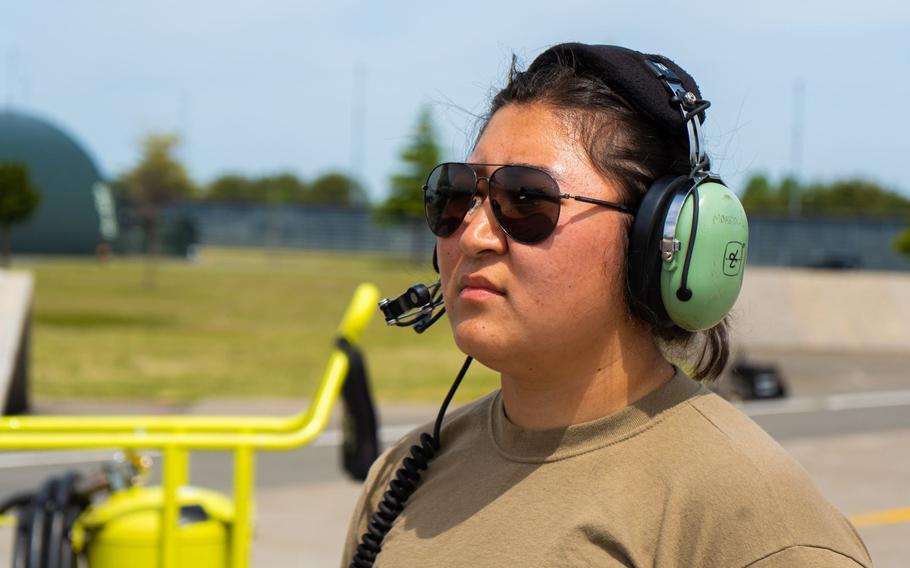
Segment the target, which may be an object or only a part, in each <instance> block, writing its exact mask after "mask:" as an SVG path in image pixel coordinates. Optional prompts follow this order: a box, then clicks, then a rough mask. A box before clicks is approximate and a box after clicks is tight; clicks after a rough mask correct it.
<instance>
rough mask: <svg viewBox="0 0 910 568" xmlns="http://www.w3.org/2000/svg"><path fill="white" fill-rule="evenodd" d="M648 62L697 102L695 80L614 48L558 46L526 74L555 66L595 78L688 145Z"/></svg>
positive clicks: (679, 117) (674, 110)
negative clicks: (669, 73)
mask: <svg viewBox="0 0 910 568" xmlns="http://www.w3.org/2000/svg"><path fill="white" fill-rule="evenodd" d="M648 59H652V60H657V61H659V62H661V63H663V64H664V65H666V66H667V67H669V68H670V69H671V70H673V72H675V73H676V75H677V76H679V78H680V80H681V81H682V84H683V87H685V88H686V90H687V91H691V92H692V93H694V94H695V96H696V97H698V98H699V99H700V98H701V92H700V91H699V89H698V85H697V84H696V83H695V79H693V78H692V76H691V75H689V74H688V73H687V72H686V71H685V70H684V69H683V68H682V67H680V66H679V65H677V64H676V63H674V62H673V61H671V60H670V59H668V58H666V57H664V56H662V55H650V54H644V53H641V52H638V51H635V50H632V49H626V48H624V47H619V46H615V45H586V44H582V43H562V44H559V45H556V46H553V47H551V48H550V49H548V50H546V51H544V52H543V53H541V54H540V55H539V56H537V58H536V59H535V60H534V61H533V62H532V63H531V65H530V66H529V67H528V72H533V71H534V70H535V69H536V68H539V67H540V66H543V65H546V64H553V63H554V62H559V63H561V64H563V65H566V66H568V67H572V68H573V69H575V72H576V73H577V74H579V75H591V76H594V77H598V78H600V79H601V80H602V81H603V82H604V83H605V84H606V85H607V86H608V87H609V88H610V89H611V90H612V91H613V92H615V93H616V94H617V95H619V96H620V97H621V98H622V99H623V100H625V101H626V102H627V103H628V104H629V105H631V106H632V109H633V110H635V111H636V112H639V113H641V114H642V115H644V116H645V117H647V118H648V119H650V120H651V121H652V122H654V123H655V124H656V125H657V126H658V127H659V128H660V129H661V130H662V131H665V132H667V133H668V134H669V135H671V136H673V137H674V138H675V139H679V140H680V142H681V143H683V144H686V145H688V139H687V138H685V132H686V129H685V124H684V123H683V118H682V115H681V114H680V110H679V106H678V105H675V104H674V103H672V102H671V101H670V94H669V93H668V92H667V89H666V87H665V86H664V85H663V83H662V82H661V81H660V80H659V79H657V77H656V76H655V74H654V71H652V69H651V68H650V67H649V65H648V64H647V63H646V61H647V60H648ZM700 118H701V122H704V119H705V117H704V113H702V114H701V115H700Z"/></svg>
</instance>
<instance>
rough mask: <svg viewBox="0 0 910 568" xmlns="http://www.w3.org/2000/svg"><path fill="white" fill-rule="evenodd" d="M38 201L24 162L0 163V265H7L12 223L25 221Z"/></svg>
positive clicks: (37, 195) (39, 199)
mask: <svg viewBox="0 0 910 568" xmlns="http://www.w3.org/2000/svg"><path fill="white" fill-rule="evenodd" d="M40 203H41V193H40V191H39V190H38V188H37V187H35V186H34V185H33V184H32V183H31V180H29V176H28V168H27V167H26V166H25V164H19V163H5V164H0V266H9V262H10V231H11V228H12V225H15V224H17V223H22V222H24V221H27V220H28V219H29V217H31V216H32V214H33V213H34V212H35V211H36V210H37V209H38V205H39V204H40Z"/></svg>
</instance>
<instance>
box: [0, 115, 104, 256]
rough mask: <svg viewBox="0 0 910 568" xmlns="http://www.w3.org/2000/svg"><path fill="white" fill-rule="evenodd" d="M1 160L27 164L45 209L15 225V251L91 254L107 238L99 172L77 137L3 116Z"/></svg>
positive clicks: (29, 119) (46, 124)
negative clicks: (102, 220)
mask: <svg viewBox="0 0 910 568" xmlns="http://www.w3.org/2000/svg"><path fill="white" fill-rule="evenodd" d="M0 161H11V162H22V163H24V164H25V165H26V166H27V167H28V170H29V176H30V178H31V180H32V183H34V184H35V185H36V186H38V189H39V190H40V191H41V196H42V200H41V205H40V206H39V208H38V210H37V212H36V213H35V214H34V216H33V217H32V218H31V219H29V220H28V221H27V222H25V223H23V224H20V225H14V226H13V230H12V247H13V252H14V253H49V254H91V253H94V251H95V247H96V246H97V245H98V243H100V242H101V241H102V240H103V239H102V237H101V233H100V229H99V221H100V220H99V216H98V211H97V209H96V207H95V195H94V188H95V186H96V184H98V183H99V182H100V180H101V175H100V174H99V172H98V168H97V167H96V166H95V164H94V162H93V160H92V159H91V158H90V157H89V155H88V153H87V152H86V151H85V150H84V149H83V148H82V146H81V145H80V144H78V143H77V142H76V141H75V139H74V138H73V137H72V136H70V135H68V134H66V133H65V132H64V131H63V130H61V129H60V128H58V127H57V126H55V125H53V124H51V123H50V122H48V121H45V120H43V119H39V118H36V117H34V116H29V115H25V114H20V113H12V112H0Z"/></svg>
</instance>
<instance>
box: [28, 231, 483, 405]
mask: <svg viewBox="0 0 910 568" xmlns="http://www.w3.org/2000/svg"><path fill="white" fill-rule="evenodd" d="M16 268H17V269H24V270H28V271H30V272H31V273H32V274H33V275H34V278H35V288H36V291H35V304H34V330H33V355H32V385H33V387H32V388H33V392H34V393H35V394H36V395H37V396H39V397H41V396H49V397H94V398H98V397H116V398H136V399H159V400H165V401H173V402H185V401H192V400H197V399H200V398H207V397H246V396H263V397H266V396H276V395H277V396H293V397H306V396H308V395H309V394H311V393H312V392H313V391H314V389H315V387H316V384H317V382H318V380H319V378H320V377H321V375H322V371H323V368H324V365H325V363H326V361H327V358H328V355H329V353H330V351H331V345H332V335H333V333H334V330H335V327H336V326H337V323H338V320H339V318H340V317H341V315H342V313H343V312H344V309H345V307H346V305H347V303H348V300H349V299H350V295H351V293H352V292H353V290H354V288H355V287H356V285H357V284H358V283H360V282H363V281H370V282H373V283H375V284H376V285H377V286H379V289H380V291H381V293H382V294H383V295H397V294H400V293H401V292H403V291H404V290H405V289H406V288H407V286H409V285H411V284H413V283H414V282H419V281H424V282H428V281H430V280H432V279H433V276H434V274H433V272H432V269H431V268H430V267H429V266H427V267H422V266H417V265H414V264H412V263H408V262H406V261H402V260H395V259H388V258H382V257H378V256H366V255H355V254H329V253H311V252H298V251H269V250H255V249H212V248H208V249H203V251H202V253H201V255H200V258H199V261H198V262H195V263H189V262H183V261H174V260H164V261H162V262H161V263H160V264H159V266H158V268H157V273H156V274H157V276H156V281H157V283H156V286H155V287H154V288H148V287H147V286H145V284H144V281H145V268H146V267H145V263H144V261H143V260H141V259H114V260H113V261H112V262H110V263H108V264H99V263H97V262H95V261H94V260H88V259H85V260H70V259H47V260H35V261H32V262H22V263H19V264H17V265H16ZM363 346H364V351H365V353H366V357H367V362H368V366H369V371H370V374H371V379H372V384H373V386H374V394H375V395H376V396H377V398H378V399H379V400H383V401H397V400H409V401H410V400H419V401H432V402H437V401H441V400H442V397H443V396H444V395H445V392H446V389H447V388H448V386H449V384H450V383H451V381H452V380H453V378H454V376H455V374H456V373H457V371H458V368H459V366H460V364H461V362H462V360H463V356H462V355H461V354H460V353H459V352H458V351H457V349H456V348H455V346H454V344H453V342H452V339H451V334H450V330H449V326H448V325H447V323H446V322H443V321H441V322H440V323H439V324H437V325H436V326H434V327H433V328H432V329H431V330H430V331H428V332H427V333H425V334H424V335H422V336H418V335H417V334H415V333H414V332H413V331H411V330H410V329H398V328H388V327H386V326H385V324H384V322H383V321H382V319H381V315H380V313H379V311H378V310H377V312H376V317H375V319H374V320H373V321H372V323H371V324H370V327H369V328H368V329H367V332H366V334H365V336H364V339H363ZM497 385H498V377H497V376H496V375H495V374H494V373H493V372H491V371H489V370H487V369H483V368H482V367H481V366H480V365H477V364H475V368H474V369H472V371H471V373H469V375H468V377H467V378H466V380H465V382H464V383H463V385H462V387H461V388H460V392H459V396H458V399H460V400H462V401H464V400H469V399H472V398H475V397H477V396H479V395H481V394H484V393H486V392H489V391H490V390H492V389H494V388H496V387H497Z"/></svg>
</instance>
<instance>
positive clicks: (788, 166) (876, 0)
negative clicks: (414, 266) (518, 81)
mask: <svg viewBox="0 0 910 568" xmlns="http://www.w3.org/2000/svg"><path fill="white" fill-rule="evenodd" d="M564 41H580V42H586V43H610V44H618V45H623V46H626V47H630V48H633V49H637V50H640V51H645V52H650V53H661V54H664V55H667V56H669V57H670V58H672V59H673V60H675V61H676V62H677V63H679V64H681V65H682V66H683V67H684V68H686V69H687V70H688V71H689V72H690V74H692V75H693V76H694V77H695V78H696V80H697V81H698V83H699V85H700V87H701V90H702V94H703V96H704V97H705V98H707V99H709V100H711V101H712V103H713V106H712V107H711V109H710V110H709V111H708V121H707V124H706V127H707V136H708V150H709V153H710V154H711V155H712V157H713V159H714V170H715V171H717V172H718V173H720V174H721V175H722V176H724V178H725V180H726V181H727V183H728V184H729V185H731V186H733V187H734V188H737V187H741V186H742V184H743V183H744V181H745V180H746V179H747V178H748V176H749V175H751V174H753V173H758V172H763V173H765V174H767V175H769V176H771V177H772V178H779V177H780V176H783V175H786V174H788V173H796V174H797V175H798V176H799V177H800V178H801V179H804V180H806V181H830V180H833V179H839V178H844V177H853V176H861V177H865V178H870V179H872V180H875V181H878V182H879V183H882V184H884V185H886V186H888V187H890V188H893V189H897V190H899V191H901V192H902V193H904V194H906V195H908V196H910V180H908V178H907V176H906V175H905V173H904V172H903V167H904V165H905V164H904V161H905V160H907V159H908V155H910V141H908V135H910V117H908V113H907V107H908V103H910V3H908V2H905V1H903V0H869V1H865V2H842V1H819V0H808V1H803V2H799V1H794V0H784V1H781V0H767V1H763V2H745V1H742V2H731V1H729V0H720V1H708V2H699V1H697V0H692V1H690V2H677V1H665V2H656V1H653V0H640V1H599V2H581V1H577V0H562V1H561V2H558V3H554V2H541V1H539V0H527V1H524V2H492V1H487V2H474V1H462V2H457V3H455V2H441V3H429V2H419V3H418V2H401V1H384V2H378V1H366V0H365V1H363V2H349V1H338V2H305V1H300V0H297V1H292V0H272V1H263V2H256V3H253V2H233V1H229V0H194V1H191V2H187V1H173V0H155V1H148V0H135V1H130V2H123V1H122V0H116V1H115V0H96V1H89V0H85V1H81V2H64V1H62V0H56V1H51V0H30V1H28V2H18V1H14V0H0V107H6V108H9V109H12V110H16V111H21V112H27V113H31V114H35V115H38V116H40V117H43V118H46V119H49V120H52V121H53V122H54V123H56V124H58V125H60V126H62V127H63V128H64V129H65V130H66V131H68V132H70V133H71V134H73V135H74V136H75V137H76V138H77V139H78V140H80V141H81V142H82V143H83V144H84V145H85V146H86V147H87V148H88V150H89V152H90V153H91V155H92V156H93V157H94V158H95V160H96V161H97V163H98V165H99V166H100V167H101V169H102V171H103V172H104V174H105V175H107V176H116V175H117V174H118V173H120V172H122V171H124V170H126V169H128V168H130V167H131V166H132V165H134V164H135V163H136V160H137V159H138V142H139V140H140V139H141V137H142V136H143V135H145V134H147V133H150V132H162V131H175V132H179V133H180V134H181V136H182V138H183V141H184V143H183V146H182V147H181V149H180V156H181V157H182V158H183V159H184V161H185V162H186V164H187V166H188V168H189V170H190V173H191V174H192V176H193V177H194V178H195V179H196V180H197V181H199V182H203V183H204V182H208V181H210V180H212V179H213V178H215V177H216V176H218V175H221V174H224V173H228V172H236V173H242V174H247V175H262V174H269V173H275V172H280V171H291V172H293V173H296V174H298V175H300V176H303V177H305V178H312V177H314V176H316V175H318V174H319V173H321V172H325V171H328V170H342V171H349V172H353V173H355V174H356V175H358V176H359V177H360V178H361V179H362V180H363V181H364V182H365V183H366V186H367V188H368V191H369V192H370V195H371V197H373V198H374V199H381V198H382V197H383V196H384V195H385V194H386V191H387V187H388V183H387V181H388V178H389V176H390V175H392V174H393V173H394V172H395V171H396V169H398V168H399V167H400V161H399V159H398V155H399V153H400V151H401V149H402V147H403V146H404V145H405V144H406V143H407V141H408V137H409V135H410V133H411V132H412V131H413V128H414V123H415V120H416V117H417V113H418V109H419V108H420V107H421V105H429V107H430V108H431V109H432V112H433V116H434V118H435V121H436V124H437V126H438V128H439V133H440V141H441V143H442V145H443V149H444V153H445V157H446V158H447V159H454V160H458V159H463V158H465V157H466V155H467V154H468V153H469V148H470V146H471V143H472V141H473V136H474V133H475V129H476V126H477V116H478V115H481V114H483V112H484V111H485V107H486V105H487V104H488V102H489V99H490V97H491V93H492V92H493V89H494V88H496V87H499V86H502V84H503V82H504V80H505V76H506V72H507V70H508V67H509V64H510V61H511V57H512V54H515V55H516V56H517V57H518V59H519V61H520V62H523V63H524V64H527V63H530V61H531V60H532V59H533V58H534V56H535V55H536V54H537V53H539V52H540V51H542V50H544V49H546V48H547V47H548V46H550V45H553V44H556V43H561V42H564ZM799 92H802V95H801V96H798V95H797V93H799ZM799 109H802V110H801V111H800V110H799ZM794 133H796V135H795V136H794ZM800 133H801V135H800ZM800 139H801V143H798V144H794V140H800Z"/></svg>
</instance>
